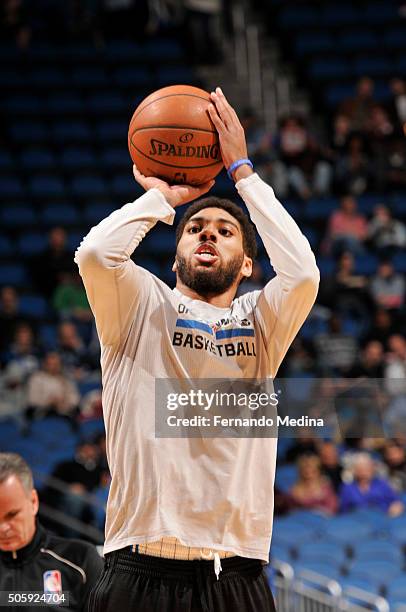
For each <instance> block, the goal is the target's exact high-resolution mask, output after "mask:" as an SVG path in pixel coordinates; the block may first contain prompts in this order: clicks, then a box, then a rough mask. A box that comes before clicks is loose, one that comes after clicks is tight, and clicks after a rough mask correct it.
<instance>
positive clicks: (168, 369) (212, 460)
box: [75, 174, 319, 561]
mask: <svg viewBox="0 0 406 612" xmlns="http://www.w3.org/2000/svg"><path fill="white" fill-rule="evenodd" d="M236 186H237V189H238V192H239V194H240V195H241V197H242V198H243V200H244V202H245V203H246V205H247V207H248V210H249V212H250V216H251V219H252V221H253V222H254V223H255V225H256V227H257V230H258V232H259V234H260V236H261V238H262V240H263V243H264V245H265V248H266V250H267V252H268V255H269V257H270V259H271V262H272V265H273V267H274V269H275V272H276V276H275V278H273V279H272V280H271V281H270V282H269V283H268V284H267V285H266V286H265V287H264V289H263V290H262V291H254V292H252V293H247V294H245V295H243V296H241V297H239V298H238V299H235V300H234V301H233V302H232V304H231V306H230V307H229V308H218V307H216V306H212V305H210V304H208V303H206V302H203V301H200V300H193V299H190V298H188V297H186V296H185V295H183V294H182V293H181V292H179V291H178V290H177V289H174V290H171V289H170V288H169V287H168V286H167V285H166V284H165V283H163V282H162V281H161V280H160V279H159V278H157V277H155V276H154V275H152V274H151V273H150V272H148V271H147V270H145V269H143V268H141V267H139V266H137V265H136V264H135V263H134V262H133V261H132V260H131V259H130V256H131V254H132V253H133V251H134V249H135V248H136V247H137V245H138V244H139V243H140V242H141V240H142V239H143V238H144V236H145V234H146V233H147V232H148V231H150V230H151V229H152V228H153V226H154V225H155V224H156V223H157V221H163V222H164V223H167V224H172V223H173V219H174V214H175V211H174V210H173V209H172V208H171V206H170V205H169V204H168V202H167V201H166V200H165V198H164V196H163V195H162V193H160V192H159V191H158V190H157V189H151V190H150V191H148V192H147V193H146V194H144V195H143V196H141V197H140V198H138V199H137V200H136V201H135V202H131V203H129V204H126V205H125V206H123V207H122V208H120V209H119V210H116V211H115V212H113V213H112V214H111V215H110V216H109V217H108V218H106V219H104V220H103V221H101V223H99V224H98V225H97V226H96V227H93V228H92V229H91V231H90V232H89V234H88V235H87V236H86V237H85V238H84V240H83V241H82V243H81V245H80V247H79V249H78V250H77V252H76V256H75V261H76V263H77V264H78V266H79V270H80V274H81V276H82V278H83V282H84V284H85V287H86V292H87V296H88V299H89V303H90V305H91V308H92V310H93V313H94V315H95V318H96V325H97V331H98V334H99V338H100V342H101V347H102V352H101V367H102V379H103V410H104V419H105V426H106V436H107V457H108V462H109V466H110V470H111V474H112V482H111V488H110V494H109V499H108V505H107V517H106V541H105V546H104V552H105V553H107V552H111V551H113V550H117V549H120V548H123V547H125V546H129V545H134V544H144V543H147V542H156V541H157V540H159V539H160V538H165V537H176V538H177V539H178V540H179V541H180V542H181V543H182V544H184V545H186V546H191V547H205V548H209V549H211V550H221V551H226V552H232V553H234V554H236V555H240V556H242V557H248V558H257V559H263V560H264V561H267V560H268V553H269V547H270V540H271V532H272V518H273V483H274V474H275V465H276V445H277V441H276V439H269V438H254V439H248V438H221V439H220V438H211V439H203V440H202V439H199V438H191V439H185V438H171V439H169V438H156V437H155V419H154V416H155V415H154V392H155V391H154V382H155V379H156V378H225V379H234V378H269V377H274V376H275V374H276V372H277V370H278V367H279V365H280V363H281V361H282V359H283V357H284V355H285V353H286V351H287V349H288V347H289V345H290V344H291V342H292V340H293V339H294V337H295V336H296V334H297V332H298V330H299V329H300V327H301V325H302V324H303V322H304V320H305V318H306V316H307V315H308V313H309V311H310V309H311V307H312V305H313V303H314V300H315V297H316V294H317V288H318V282H319V272H318V269H317V267H316V263H315V258H314V255H313V253H312V251H311V249H310V246H309V243H308V241H307V239H306V238H305V237H304V236H303V234H302V233H301V232H300V230H299V228H298V226H297V225H296V223H295V222H294V220H293V219H292V218H291V217H290V215H289V214H288V213H287V212H286V210H285V209H284V208H283V207H282V205H281V204H280V203H279V202H278V200H277V199H276V198H275V196H274V193H273V190H272V189H271V187H269V186H268V185H267V184H265V183H264V182H263V181H262V180H261V179H260V178H259V176H258V175H256V174H253V175H251V176H250V177H248V178H245V179H242V180H240V181H239V182H238V183H237V185H236ZM242 319H246V320H248V321H249V326H250V328H251V329H252V330H253V331H252V332H251V335H249V336H248V337H243V338H241V337H239V335H238V330H241V321H242ZM185 321H186V323H185ZM196 322H197V325H196ZM245 324H247V323H246V321H245ZM214 330H215V331H214ZM233 330H234V331H235V333H233ZM227 347H228V348H227Z"/></svg>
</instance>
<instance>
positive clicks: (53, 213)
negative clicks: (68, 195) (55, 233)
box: [41, 204, 80, 226]
mask: <svg viewBox="0 0 406 612" xmlns="http://www.w3.org/2000/svg"><path fill="white" fill-rule="evenodd" d="M41 220H42V222H43V223H44V224H45V225H48V226H53V225H62V226H64V225H77V224H78V223H80V217H79V215H78V211H77V209H76V208H75V207H74V206H71V205H70V204H61V205H57V206H55V205H53V206H46V207H45V208H44V209H43V211H42V214H41Z"/></svg>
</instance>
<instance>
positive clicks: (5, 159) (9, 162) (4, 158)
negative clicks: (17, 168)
mask: <svg viewBox="0 0 406 612" xmlns="http://www.w3.org/2000/svg"><path fill="white" fill-rule="evenodd" d="M13 167H14V159H13V157H12V155H11V153H10V152H9V151H7V150H6V149H0V171H1V172H4V170H12V169H13Z"/></svg>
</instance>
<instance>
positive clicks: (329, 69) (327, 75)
mask: <svg viewBox="0 0 406 612" xmlns="http://www.w3.org/2000/svg"><path fill="white" fill-rule="evenodd" d="M351 74H352V68H351V64H350V63H349V61H348V60H346V59H345V58H344V57H332V58H320V59H318V58H317V59H314V60H313V61H312V62H311V63H310V64H309V75H310V77H311V78H313V79H319V80H320V79H327V80H329V81H332V80H334V79H339V78H345V77H347V78H348V77H350V76H351Z"/></svg>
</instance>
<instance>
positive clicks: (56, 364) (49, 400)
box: [27, 352, 80, 431]
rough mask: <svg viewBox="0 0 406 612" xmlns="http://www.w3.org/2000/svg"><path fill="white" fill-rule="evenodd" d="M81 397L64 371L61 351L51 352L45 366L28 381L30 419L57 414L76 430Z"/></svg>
mask: <svg viewBox="0 0 406 612" xmlns="http://www.w3.org/2000/svg"><path fill="white" fill-rule="evenodd" d="M79 400H80V396H79V392H78V389H77V387H76V384H75V383H74V382H73V381H71V380H70V379H69V378H67V377H66V376H65V375H64V373H63V371H62V364H61V358H60V356H59V354H58V353H56V352H49V353H47V354H46V355H45V357H44V359H43V363H42V368H41V369H40V370H38V371H37V372H34V374H32V375H31V377H30V379H29V381H28V408H27V419H28V421H30V420H32V418H38V417H44V416H47V415H49V414H54V415H56V416H60V417H63V418H65V419H67V420H68V421H69V423H70V424H71V426H72V428H73V430H74V431H76V430H77V423H76V417H77V413H78V404H79Z"/></svg>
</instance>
